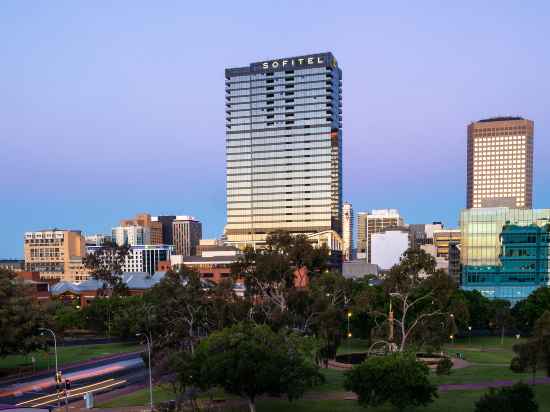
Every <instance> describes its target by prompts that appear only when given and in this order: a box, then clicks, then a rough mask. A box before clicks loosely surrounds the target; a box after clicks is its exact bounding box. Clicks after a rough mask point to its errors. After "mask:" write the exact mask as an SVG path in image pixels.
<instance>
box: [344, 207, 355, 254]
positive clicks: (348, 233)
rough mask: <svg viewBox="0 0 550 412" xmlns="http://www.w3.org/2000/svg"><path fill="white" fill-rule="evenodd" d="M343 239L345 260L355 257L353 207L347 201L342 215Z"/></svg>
mask: <svg viewBox="0 0 550 412" xmlns="http://www.w3.org/2000/svg"><path fill="white" fill-rule="evenodd" d="M342 240H343V246H344V247H343V249H344V250H343V251H342V254H343V257H344V260H351V259H353V207H352V206H351V203H348V202H345V203H344V207H343V216H342Z"/></svg>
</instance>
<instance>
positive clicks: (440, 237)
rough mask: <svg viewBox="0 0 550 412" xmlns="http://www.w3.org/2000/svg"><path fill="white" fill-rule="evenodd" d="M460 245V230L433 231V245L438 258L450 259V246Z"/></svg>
mask: <svg viewBox="0 0 550 412" xmlns="http://www.w3.org/2000/svg"><path fill="white" fill-rule="evenodd" d="M450 243H455V244H460V229H443V228H442V229H436V230H434V231H433V244H434V246H435V248H436V256H437V257H442V258H445V259H449V244H450Z"/></svg>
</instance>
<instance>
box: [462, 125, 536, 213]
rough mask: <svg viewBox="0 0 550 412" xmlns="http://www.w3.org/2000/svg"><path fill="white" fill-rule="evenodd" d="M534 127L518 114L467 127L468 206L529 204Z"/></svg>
mask: <svg viewBox="0 0 550 412" xmlns="http://www.w3.org/2000/svg"><path fill="white" fill-rule="evenodd" d="M533 127H534V126H533V122H532V121H531V120H526V119H523V118H521V117H495V118H492V119H485V120H480V121H478V122H475V123H471V124H470V125H469V126H468V184H467V207H468V208H474V207H475V208H477V207H483V208H486V207H512V208H527V209H530V208H531V207H532V204H533Z"/></svg>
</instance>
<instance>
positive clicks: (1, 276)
mask: <svg viewBox="0 0 550 412" xmlns="http://www.w3.org/2000/svg"><path fill="white" fill-rule="evenodd" d="M47 320H48V319H47V316H46V312H45V311H42V310H41V308H40V307H39V304H38V303H37V302H36V300H35V299H34V298H33V297H32V294H31V291H30V290H29V288H28V287H27V286H26V285H25V284H24V283H23V282H22V281H21V280H19V279H18V278H17V276H16V275H15V273H13V272H11V271H8V270H5V269H0V331H2V333H0V357H3V356H6V355H9V354H13V353H21V354H25V353H28V352H30V351H32V350H34V349H37V348H39V347H42V346H43V344H44V341H43V339H41V338H40V337H38V334H37V330H38V328H39V327H41V326H44V324H45V322H46V321H47Z"/></svg>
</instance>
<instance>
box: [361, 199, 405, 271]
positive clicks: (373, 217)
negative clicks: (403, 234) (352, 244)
mask: <svg viewBox="0 0 550 412" xmlns="http://www.w3.org/2000/svg"><path fill="white" fill-rule="evenodd" d="M404 224H405V222H404V220H403V218H402V217H401V215H399V211H398V210H397V209H378V210H373V211H372V212H371V213H368V212H362V213H358V214H357V258H358V259H367V262H369V263H371V247H370V246H371V236H372V234H373V233H380V232H382V231H383V230H385V229H387V228H390V227H395V226H403V225H404Z"/></svg>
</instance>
